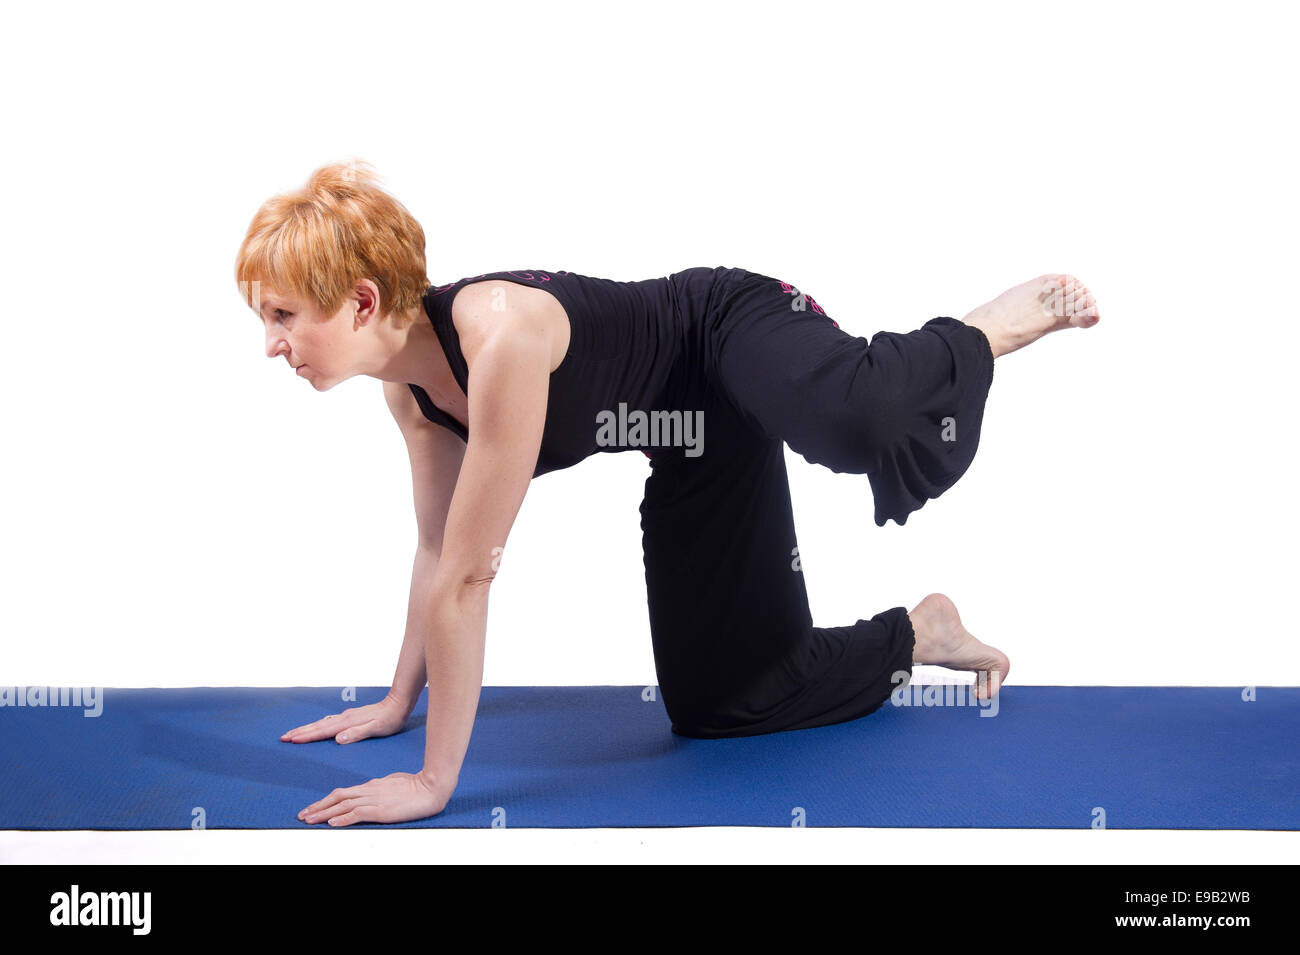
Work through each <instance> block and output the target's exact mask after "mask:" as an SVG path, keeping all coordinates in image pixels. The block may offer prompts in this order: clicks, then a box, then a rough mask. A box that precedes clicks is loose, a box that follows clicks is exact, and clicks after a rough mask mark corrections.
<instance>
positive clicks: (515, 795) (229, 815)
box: [0, 685, 1300, 831]
mask: <svg viewBox="0 0 1300 955" xmlns="http://www.w3.org/2000/svg"><path fill="white" fill-rule="evenodd" d="M6 689H7V690H8V692H9V696H8V697H7V698H6V699H5V705H3V706H0V754H2V757H0V768H2V769H3V775H2V776H0V828H3V829H188V828H192V823H193V822H194V820H196V819H201V820H202V824H203V825H204V826H206V827H207V828H209V829H263V828H267V829H299V828H314V829H320V830H329V831H335V830H332V829H331V828H330V827H329V826H327V825H324V824H318V825H315V826H307V824H306V823H303V822H300V821H299V820H298V819H297V812H298V810H299V809H301V808H302V807H304V806H306V805H308V804H309V803H312V802H315V801H316V800H318V799H320V798H322V797H323V796H325V795H326V794H327V793H329V792H330V791H331V790H333V789H335V788H338V787H345V786H352V785H356V784H359V783H363V782H365V781H366V780H369V779H372V778H374V777H376V776H384V775H387V774H388V773H391V772H394V771H397V770H402V771H406V772H416V771H418V770H419V769H420V767H421V765H422V762H423V754H424V713H425V703H426V700H425V697H424V696H421V699H420V702H419V703H418V704H417V706H416V708H415V711H414V713H412V715H411V718H410V720H409V721H408V723H407V727H406V729H405V730H404V731H403V732H401V733H399V734H397V735H395V736H390V737H387V738H383V739H370V740H364V741H362V742H360V743H352V744H348V745H340V744H338V743H335V742H334V741H333V740H324V741H321V742H315V743H306V744H294V743H282V742H280V739H279V737H280V734H281V733H283V732H285V731H286V730H288V729H291V728H293V727H295V726H299V725H302V724H304V723H309V722H312V721H314V720H317V719H319V718H321V717H322V716H324V715H326V714H328V713H336V712H340V711H341V710H342V709H344V708H346V707H347V706H352V705H358V704H353V703H343V702H342V701H341V694H340V689H338V688H323V687H296V688H276V689H261V688H252V687H227V688H208V687H203V688H193V689H114V688H107V689H104V690H102V691H100V693H101V696H100V699H99V700H98V701H97V702H96V704H95V705H96V706H97V707H99V708H100V712H99V715H97V716H86V715H84V714H85V713H87V712H88V711H89V709H88V707H86V706H81V707H77V706H74V705H57V706H50V705H41V706H27V705H24V706H17V705H13V702H14V688H6ZM17 690H18V691H19V692H23V693H27V691H25V690H24V688H21V687H20V688H17ZM386 691H387V688H386V687H375V688H359V689H358V691H357V698H358V703H367V702H374V701H376V700H379V699H381V698H382V697H383V696H384V694H385V692H386ZM426 692H427V691H426ZM902 692H904V693H910V694H912V696H911V697H909V700H910V702H912V703H913V704H915V705H910V706H899V705H895V703H894V702H893V701H888V702H886V703H885V704H884V705H883V706H882V707H881V708H880V709H879V710H877V711H876V712H875V713H872V714H870V715H868V716H866V717H863V718H861V719H857V720H852V721H850V722H847V723H839V724H836V725H834V726H825V727H818V728H815V729H807V730H795V731H792V732H784V733H776V734H772V735H768V736H754V737H745V738H740V739H721V740H698V739H688V738H684V737H680V736H676V735H674V734H673V733H672V732H671V730H670V729H669V720H668V717H667V714H666V713H665V711H664V708H663V703H662V702H661V701H660V700H659V699H658V697H657V695H656V694H655V693H654V692H647V691H645V689H644V688H642V687H639V686H636V687H622V686H584V687H485V688H484V689H483V693H482V697H481V700H480V704H479V711H478V720H477V722H476V724H475V727H474V735H473V737H472V738H471V740H470V744H469V751H468V753H467V755H466V759H465V765H464V767H463V769H462V771H461V775H460V785H459V786H458V787H457V789H456V792H455V794H454V795H453V796H452V798H451V802H450V803H449V804H448V806H447V808H446V810H444V811H443V812H442V813H441V814H439V815H438V816H434V817H432V818H429V819H424V820H420V821H418V822H412V823H404V824H402V825H403V826H419V827H444V826H445V827H491V826H493V825H498V826H500V825H504V826H507V827H523V828H561V827H578V828H583V827H597V826H638V827H641V826H782V827H785V826H791V825H807V826H823V827H825V826H864V827H867V826H883V827H940V828H942V827H979V828H1048V829H1085V828H1097V827H1099V826H1100V825H1101V824H1102V823H1104V825H1105V827H1107V828H1111V829H1300V749H1298V748H1297V746H1296V742H1297V740H1298V739H1300V688H1295V687H1258V688H1256V689H1255V690H1254V698H1253V699H1251V698H1249V697H1250V694H1249V693H1245V692H1243V690H1242V689H1241V688H1240V687H1096V686H1089V687H1050V686H1015V685H1012V686H1007V687H1005V688H1003V690H1002V691H1001V692H1000V693H999V695H998V697H997V704H998V705H997V708H996V711H994V710H993V709H992V708H988V709H986V708H984V707H982V706H980V705H978V704H976V703H973V701H972V702H970V703H969V705H965V706H961V705H948V706H939V705H924V697H922V693H923V692H925V691H923V688H921V687H917V686H913V687H911V688H907V689H905V690H904V691H902ZM934 692H935V691H930V693H931V695H932V696H933V694H934ZM937 692H939V693H942V688H941V689H940V690H939V691H937ZM54 695H55V696H56V702H59V703H60V704H62V703H63V701H62V700H58V699H57V690H56V691H54ZM26 698H27V697H26V696H24V699H26ZM961 698H962V696H961V695H958V697H957V699H958V700H960V699H961ZM81 702H83V703H84V702H85V700H82V701H81ZM931 702H933V700H931ZM368 825H374V824H370V823H357V824H356V825H354V826H350V827H347V828H351V829H355V828H356V827H357V826H368Z"/></svg>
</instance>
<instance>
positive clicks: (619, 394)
mask: <svg viewBox="0 0 1300 955" xmlns="http://www.w3.org/2000/svg"><path fill="white" fill-rule="evenodd" d="M735 271H736V270H734V269H727V268H724V267H718V268H692V269H686V270H684V271H682V272H675V273H673V274H672V275H668V276H665V277H662V278H656V279H644V280H640V281H633V282H619V281H614V280H612V279H601V278H593V277H591V276H586V275H578V274H576V273H574V272H544V271H540V270H537V269H529V270H524V271H509V272H485V273H483V274H482V275H474V276H471V277H469V278H463V279H459V280H458V281H455V282H450V283H448V284H447V285H436V286H433V287H431V288H429V289H428V290H427V291H426V292H425V293H424V310H425V312H426V313H427V314H428V316H429V320H430V321H431V322H432V323H433V328H434V331H435V332H437V335H438V341H439V342H440V343H441V345H442V350H443V353H444V354H445V355H446V356H447V364H448V365H449V366H450V368H451V371H452V374H453V375H454V376H455V378H456V381H457V383H458V384H459V385H460V387H461V389H462V390H463V391H464V392H465V393H466V395H468V394H469V369H468V366H467V365H466V363H465V356H464V355H463V354H462V353H461V349H460V338H459V336H458V335H457V333H456V327H455V325H454V324H453V323H452V320H451V306H452V302H453V301H454V300H455V298H456V293H457V292H459V291H460V290H461V289H462V288H464V287H465V286H466V285H470V284H473V283H474V282H481V281H489V280H492V279H503V280H506V281H509V282H515V283H517V284H519V285H527V286H531V287H533V288H541V289H545V290H546V291H547V292H549V293H551V294H552V295H554V296H555V297H556V299H558V300H559V302H560V304H561V305H562V306H563V307H564V310H565V312H566V313H567V314H568V316H569V327H570V338H569V350H568V352H567V353H566V354H565V356H564V360H563V361H562V362H560V364H559V366H558V367H557V368H556V369H555V371H553V372H551V379H550V389H549V391H548V392H547V403H546V423H545V426H544V428H543V431H542V444H541V449H540V451H539V452H538V456H537V466H536V468H535V470H534V471H533V476H534V477H537V476H539V475H542V474H546V473H548V472H550V471H558V470H560V469H561V468H567V467H572V466H573V465H575V464H577V463H578V462H579V461H581V460H583V459H584V458H587V457H589V456H591V455H592V454H595V453H597V452H603V451H610V452H615V451H629V450H639V451H643V453H646V454H650V453H651V451H652V450H653V449H650V450H649V451H647V450H645V449H643V448H639V447H628V446H626V445H622V446H620V445H603V444H600V443H598V438H597V435H598V430H599V428H598V419H597V416H598V415H599V414H601V412H609V413H612V414H614V415H617V414H618V413H619V406H620V403H622V404H625V405H626V410H627V411H628V412H631V411H633V410H638V409H639V410H646V411H648V410H650V409H651V408H655V407H660V406H661V400H662V398H663V395H664V391H665V387H666V385H667V383H668V380H669V377H670V375H671V373H672V372H673V369H674V366H675V364H676V363H677V361H678V359H679V358H680V356H681V355H682V354H683V351H684V348H683V343H684V340H685V336H686V335H688V334H689V333H690V329H691V328H693V327H696V326H697V321H698V317H699V316H700V315H701V314H703V313H702V310H701V309H702V306H703V305H704V303H705V301H706V300H707V299H708V298H709V295H710V292H711V290H712V288H713V286H714V284H715V282H716V280H717V278H718V277H719V275H720V274H722V273H733V272H735ZM409 387H410V389H411V392H412V393H413V394H414V395H415V400H416V402H417V403H418V404H419V406H420V410H421V411H422V412H423V413H424V416H425V417H426V418H428V419H429V420H430V421H434V422H436V423H438V424H440V425H443V426H444V427H446V428H448V429H450V430H451V431H453V432H455V433H456V434H457V435H459V436H460V438H461V439H462V440H464V441H468V440H469V433H468V431H467V430H466V429H465V428H464V427H462V426H461V424H460V422H458V421H457V420H456V419H455V418H453V417H452V416H451V415H449V414H447V413H445V412H444V411H443V410H442V409H441V408H439V407H438V406H437V405H435V404H434V403H433V401H432V400H431V399H430V398H429V395H428V393H427V392H426V391H425V390H424V389H423V388H421V387H420V386H419V385H409Z"/></svg>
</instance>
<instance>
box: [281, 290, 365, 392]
mask: <svg viewBox="0 0 1300 955" xmlns="http://www.w3.org/2000/svg"><path fill="white" fill-rule="evenodd" d="M260 304H261V309H262V310H261V318H262V325H263V327H264V328H265V329H266V354H267V357H268V358H281V357H282V358H284V360H285V361H286V362H288V363H289V365H290V366H291V367H293V368H294V369H295V374H297V375H298V377H300V378H306V379H307V380H308V381H309V382H311V385H312V387H313V388H315V389H316V390H317V391H328V390H329V389H330V388H333V387H334V386H335V385H337V384H338V383H339V382H340V381H343V380H345V379H347V378H351V377H352V376H353V375H354V374H356V372H355V371H354V370H352V369H351V367H350V356H349V346H351V345H352V344H353V341H352V339H353V338H354V337H355V336H354V335H353V334H352V329H351V327H350V321H351V319H352V318H353V317H354V316H355V314H356V310H357V303H356V302H354V301H352V300H350V299H349V300H346V301H344V303H343V306H342V307H341V308H340V309H339V310H338V312H336V313H335V314H334V315H329V316H326V315H322V314H320V313H319V312H317V311H316V310H315V309H314V308H313V307H312V306H311V305H310V304H309V303H307V302H305V301H302V300H300V299H296V298H294V297H292V296H290V295H285V294H281V293H278V292H275V291H271V292H267V291H266V290H265V289H263V290H262V292H261V297H260Z"/></svg>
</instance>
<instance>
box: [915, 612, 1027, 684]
mask: <svg viewBox="0 0 1300 955" xmlns="http://www.w3.org/2000/svg"><path fill="white" fill-rule="evenodd" d="M907 616H908V617H909V619H911V621H912V630H913V632H914V633H915V634H916V649H915V650H913V651H912V662H913V663H928V664H934V665H936V666H941V667H948V668H949V669H952V670H974V671H976V673H975V676H976V680H975V683H976V691H975V692H976V694H977V696H978V698H979V699H981V700H986V699H990V698H991V697H994V696H997V693H998V690H999V689H1000V688H1001V687H1002V681H1003V680H1005V679H1006V678H1007V674H1008V673H1009V672H1010V671H1011V661H1010V660H1008V659H1007V655H1006V654H1005V653H1003V652H1002V651H1001V650H999V649H997V648H996V647H990V646H989V645H988V644H986V643H980V642H979V641H978V640H976V639H975V638H974V637H973V636H971V634H970V632H969V631H968V630H967V629H966V628H965V627H963V626H962V625H961V617H959V616H957V608H956V606H954V605H953V602H952V601H951V600H949V599H948V598H947V597H945V596H944V595H943V594H930V595H929V596H928V597H926V598H925V599H924V600H922V601H921V602H920V603H919V604H917V605H916V607H915V608H914V609H913V610H912V612H911V613H909V614H908V615H907ZM981 673H982V674H983V677H982V678H981Z"/></svg>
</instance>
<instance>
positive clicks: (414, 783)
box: [299, 296, 552, 826]
mask: <svg viewBox="0 0 1300 955" xmlns="http://www.w3.org/2000/svg"><path fill="white" fill-rule="evenodd" d="M462 297H463V296H462ZM459 304H460V302H459V301H458V302H457V305H459ZM483 318H484V319H485V321H484V324H483V325H482V326H480V327H479V328H477V329H475V330H474V331H473V332H471V333H470V334H469V335H467V336H466V338H467V339H469V340H472V341H474V353H473V355H472V359H471V356H470V354H469V353H467V355H466V359H467V365H469V382H468V384H469V387H468V388H467V389H466V391H467V394H468V396H469V424H470V435H469V441H468V442H467V444H466V448H465V457H464V460H463V462H462V464H461V468H460V474H459V476H458V477H457V480H456V489H455V491H454V492H453V494H452V498H451V505H450V508H449V510H448V513H447V524H446V529H445V531H444V534H443V542H442V555H441V558H440V560H439V562H438V567H437V570H436V571H435V573H434V583H433V586H432V588H431V592H430V593H429V595H428V597H427V599H428V600H429V601H430V604H429V607H428V613H427V614H426V615H425V619H426V620H427V621H428V627H429V631H428V633H427V634H426V636H425V669H426V673H427V675H428V680H429V697H428V699H429V709H428V717H427V719H426V721H425V748H424V767H423V769H422V770H421V771H420V772H419V773H392V774H390V775H388V776H384V777H382V778H379V779H373V780H371V781H370V782H368V783H363V784H362V785H360V786H353V787H350V788H344V789H336V790H334V792H332V793H330V794H329V796H327V797H326V798H325V799H322V800H320V801H319V802H317V803H314V804H313V805H311V806H308V807H307V808H306V809H305V810H303V812H302V813H300V814H299V816H300V818H303V819H304V820H305V821H307V822H309V823H310V822H325V821H328V822H329V823H330V824H331V825H336V826H338V825H350V824H352V823H353V822H406V821H409V820H413V819H423V818H425V817H427V816H432V815H436V814H437V813H439V812H442V810H443V809H444V808H445V806H446V804H447V802H448V800H449V799H450V798H451V794H452V792H453V791H454V790H455V788H456V784H457V782H458V780H459V776H460V768H461V764H462V762H463V761H464V758H465V752H466V750H467V749H468V747H469V740H470V735H471V733H472V731H473V728H474V717H475V714H476V713H477V710H478V700H479V693H480V690H481V688H482V682H483V656H484V649H485V644H486V637H487V601H488V588H489V585H490V584H491V582H492V580H493V578H494V577H495V576H496V572H497V569H498V567H499V564H500V560H501V554H502V552H503V551H504V548H505V543H506V538H507V536H508V535H509V533H510V528H511V526H512V525H513V524H514V521H515V517H516V516H517V515H518V513H519V508H520V506H521V505H522V503H523V499H524V494H525V492H527V490H528V485H529V482H530V481H531V480H532V476H533V472H534V470H535V469H536V465H537V458H538V454H539V452H540V449H541V442H542V431H543V426H544V424H545V421H546V402H547V395H548V391H549V385H550V371H549V368H550V356H551V347H552V343H551V337H550V333H549V331H548V329H547V326H546V325H545V324H544V323H543V322H541V321H538V320H536V319H535V317H533V316H529V315H528V314H523V313H512V312H510V311H504V312H502V311H496V312H493V313H491V314H490V315H485V316H483ZM474 321H475V319H474V318H473V317H471V318H470V323H473V322H474Z"/></svg>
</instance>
